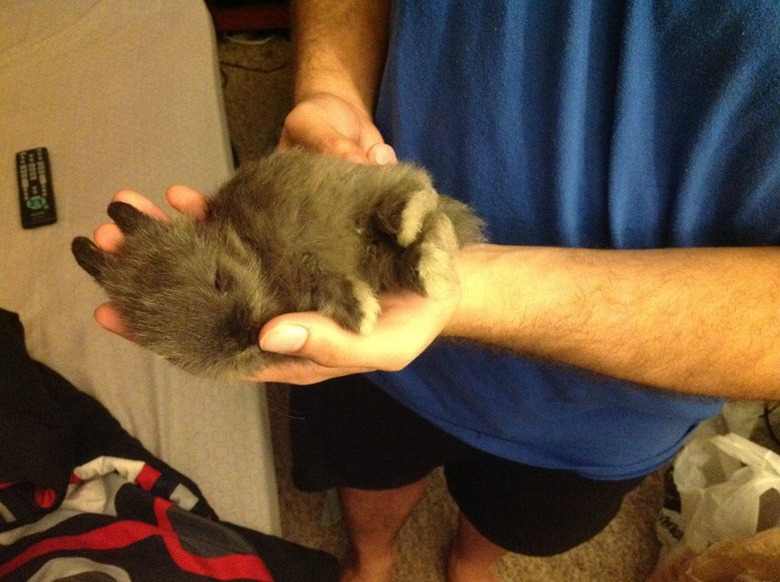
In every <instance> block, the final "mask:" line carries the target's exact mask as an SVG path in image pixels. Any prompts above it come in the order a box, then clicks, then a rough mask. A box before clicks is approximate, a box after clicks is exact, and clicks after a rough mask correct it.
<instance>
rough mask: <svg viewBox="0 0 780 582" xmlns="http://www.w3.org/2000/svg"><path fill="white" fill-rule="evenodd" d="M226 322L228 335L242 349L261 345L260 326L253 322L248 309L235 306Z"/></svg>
mask: <svg viewBox="0 0 780 582" xmlns="http://www.w3.org/2000/svg"><path fill="white" fill-rule="evenodd" d="M225 324H226V330H225V331H226V332H227V335H228V336H229V337H230V338H231V339H232V340H233V341H235V342H236V344H237V346H238V348H239V349H240V350H245V349H248V348H251V347H252V346H257V347H258V348H259V347H260V345H259V343H258V336H259V335H260V326H259V325H257V324H255V323H252V320H251V318H250V316H249V314H248V312H247V310H245V309H243V308H241V307H235V308H234V309H233V312H232V313H231V314H230V316H229V317H228V318H227V321H226V322H225Z"/></svg>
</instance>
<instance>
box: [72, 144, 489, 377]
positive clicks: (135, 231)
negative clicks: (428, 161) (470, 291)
mask: <svg viewBox="0 0 780 582" xmlns="http://www.w3.org/2000/svg"><path fill="white" fill-rule="evenodd" d="M108 214H109V216H110V217H111V218H112V219H113V220H114V221H115V222H116V224H117V225H118V226H119V228H120V229H121V230H122V232H123V234H124V236H125V240H124V243H123V244H122V246H121V248H120V249H119V251H118V252H117V253H116V254H111V253H106V252H103V251H101V250H100V249H99V248H98V247H97V246H95V245H94V244H93V243H92V241H91V240H89V239H88V238H85V237H77V238H75V239H74V240H73V244H72V250H73V254H74V256H75V258H76V261H77V262H78V264H79V265H81V267H82V268H83V269H84V270H85V271H87V272H88V273H89V274H90V275H92V276H93V277H94V278H95V279H96V280H97V282H98V283H99V284H100V285H101V286H102V287H103V288H104V289H105V290H106V292H107V293H108V296H109V297H110V298H111V301H113V302H114V303H115V304H116V305H117V307H118V308H119V310H120V312H121V313H122V314H123V317H124V319H125V322H126V324H127V326H128V328H129V330H130V331H131V332H132V334H133V336H134V339H135V340H136V341H137V342H138V343H139V344H141V345H143V346H145V347H147V348H149V349H151V350H152V351H154V352H156V353H158V354H160V355H161V356H163V357H165V358H167V359H168V360H170V361H171V362H173V363H174V364H176V365H178V366H180V367H182V368H184V369H185V370H188V371H190V372H192V373H195V374H200V375H205V376H211V377H241V376H246V375H249V374H251V373H253V372H257V371H258V370H260V369H262V368H263V367H265V366H267V365H269V364H270V363H273V362H275V361H279V360H280V359H284V358H288V359H289V356H280V355H277V354H271V353H267V352H263V351H262V350H261V349H260V347H259V345H258V333H259V331H260V328H261V327H262V326H263V325H264V324H265V323H266V322H267V321H269V320H270V319H272V318H273V317H275V316H277V315H280V314H282V313H292V312H303V311H317V312H319V313H321V314H323V315H325V316H328V317H330V318H332V319H333V320H335V321H336V322H337V323H339V324H340V325H341V326H343V327H344V328H346V329H348V330H352V331H354V332H357V333H366V332H368V331H370V330H371V329H372V327H373V325H374V323H375V321H376V318H377V316H378V314H379V311H380V307H379V302H378V300H377V294H378V293H379V292H381V291H393V290H412V291H414V292H417V293H420V294H423V295H433V296H436V295H437V294H439V295H440V294H442V293H446V290H447V289H448V287H449V284H450V282H451V281H452V277H453V275H454V273H453V266H452V257H453V253H454V252H455V251H456V250H457V249H458V248H459V247H461V246H464V245H468V244H473V243H477V242H481V241H482V240H483V235H482V222H481V221H480V219H478V218H477V217H476V216H475V215H474V213H473V212H472V211H471V210H470V209H469V208H468V207H467V206H466V205H465V204H462V203H460V202H458V201H455V200H453V199H452V198H448V197H446V196H443V195H440V194H438V193H437V192H436V191H435V190H434V189H433V186H432V184H431V179H430V177H429V176H428V174H427V173H426V172H425V171H423V170H422V169H420V168H418V167H416V166H413V165H411V164H398V165H390V166H377V165H363V164H354V163H350V162H346V161H343V160H339V159H336V158H330V157H325V156H320V155H317V154H312V153H307V152H304V151H301V150H293V151H289V152H285V153H274V154H271V155H270V156H268V157H266V158H264V159H261V160H258V161H255V162H251V163H247V164H245V165H244V166H242V167H241V168H240V169H239V171H238V172H237V173H236V175H235V176H234V177H233V178H232V179H231V180H230V181H228V182H227V183H226V184H225V185H224V186H222V188H221V189H220V190H219V192H218V193H217V194H216V196H214V197H213V198H211V199H210V200H209V204H208V214H207V216H206V218H205V219H204V220H202V221H193V220H191V219H188V218H185V217H179V218H176V219H174V220H173V221H172V222H162V221H157V220H154V219H152V218H150V217H148V216H146V215H144V214H142V213H141V212H139V211H138V210H136V209H135V208H134V207H132V206H130V205H128V204H125V203H122V202H113V203H111V204H110V205H109V207H108Z"/></svg>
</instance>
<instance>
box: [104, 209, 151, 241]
mask: <svg viewBox="0 0 780 582" xmlns="http://www.w3.org/2000/svg"><path fill="white" fill-rule="evenodd" d="M107 212H108V216H109V217H110V218H111V220H113V221H114V222H116V224H117V226H119V229H120V230H121V231H122V232H123V233H125V234H131V233H132V232H133V231H134V230H136V229H137V228H138V227H139V226H140V225H141V224H143V223H144V222H146V221H150V220H152V219H151V218H150V217H148V216H146V215H145V214H144V213H143V212H141V211H140V210H138V209H137V208H136V207H135V206H133V205H131V204H128V203H127V202H112V203H111V204H109V205H108V210H107Z"/></svg>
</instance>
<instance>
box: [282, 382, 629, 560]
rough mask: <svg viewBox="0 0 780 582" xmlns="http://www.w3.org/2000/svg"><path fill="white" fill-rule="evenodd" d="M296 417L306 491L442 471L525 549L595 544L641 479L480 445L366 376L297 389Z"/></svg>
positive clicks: (475, 514) (476, 519)
mask: <svg viewBox="0 0 780 582" xmlns="http://www.w3.org/2000/svg"><path fill="white" fill-rule="evenodd" d="M290 416H291V419H290V438H291V444H292V453H293V481H294V483H295V486H296V487H298V488H299V489H301V490H302V491H323V490H325V489H330V488H331V487H352V488H357V489H368V490H383V489H393V488H396V487H401V486H403V485H408V484H410V483H413V482H415V481H417V480H419V479H422V478H423V477H425V476H426V475H428V474H429V473H430V472H431V471H432V470H434V469H435V468H437V467H444V475H445V478H446V481H447V488H448V490H449V493H450V495H451V496H452V498H453V499H454V500H455V502H456V503H457V505H458V507H459V508H460V510H461V511H462V512H463V514H464V515H465V516H466V517H467V518H468V520H469V521H470V522H471V523H472V524H473V525H474V527H476V528H477V530H478V531H479V532H480V533H481V534H482V535H484V536H485V537H486V538H488V539H489V540H491V541H492V542H493V543H495V544H497V545H499V546H500V547H502V548H504V549H506V550H508V551H511V552H514V553H518V554H524V555H529V556H551V555H554V554H558V553H561V552H565V551H567V550H569V549H571V548H573V547H575V546H577V545H579V544H581V543H583V542H585V541H587V540H589V539H590V538H592V537H593V536H595V535H596V534H597V533H599V532H600V531H601V530H602V529H604V527H606V525H607V524H608V523H609V522H610V521H611V520H612V518H613V517H614V516H615V515H616V514H617V512H618V510H619V509H620V505H621V502H622V500H623V497H624V496H625V495H626V494H627V493H628V492H630V491H631V490H632V489H634V488H635V487H636V486H637V485H638V484H639V483H640V482H641V481H642V478H641V477H640V478H636V479H629V480H625V481H596V480H592V479H586V478H583V477H580V476H579V475H576V474H575V473H572V472H570V471H561V470H553V469H541V468H538V467H530V466H527V465H523V464H520V463H515V462H512V461H508V460H506V459H502V458H500V457H496V456H494V455H490V454H488V453H485V452H482V451H479V450H477V449H475V448H473V447H471V446H469V445H467V444H465V443H463V442H461V441H459V440H458V439H456V438H454V437H452V436H450V435H449V434H447V433H445V432H443V431H441V430H440V429H438V428H436V427H435V426H433V425H432V424H430V423H429V422H428V421H426V420H425V419H423V418H421V417H420V416H419V415H417V414H415V413H414V412H412V411H411V410H409V409H408V408H406V407H404V406H403V405H401V404H399V403H398V402H397V401H396V400H394V399H393V398H391V397H389V396H387V395H386V394H385V393H384V392H383V391H382V390H380V389H379V388H377V387H375V386H374V385H372V384H371V383H370V382H369V381H368V380H367V379H366V378H364V377H363V376H351V377H349V378H340V379H337V380H331V381H329V382H325V383H323V384H319V385H316V386H310V387H301V388H297V387H296V388H292V390H291V393H290Z"/></svg>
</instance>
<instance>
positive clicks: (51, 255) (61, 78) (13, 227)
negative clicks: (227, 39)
mask: <svg viewBox="0 0 780 582" xmlns="http://www.w3.org/2000/svg"><path fill="white" fill-rule="evenodd" d="M0 128H2V129H1V130H0V131H1V132H2V133H1V134H0V160H2V163H3V164H4V170H3V171H2V172H0V199H1V200H2V210H0V241H1V242H0V265H1V266H0V269H1V275H2V279H0V307H1V308H3V309H5V310H8V311H9V312H13V313H16V314H18V316H19V318H20V320H21V323H22V325H23V326H24V330H25V341H26V347H27V351H28V352H29V354H30V356H31V357H32V358H33V359H35V360H37V361H39V362H41V363H43V364H45V365H46V366H48V367H49V368H51V369H52V370H55V371H56V372H58V373H59V374H61V375H62V376H63V377H64V378H65V379H66V380H67V381H69V382H70V383H72V384H73V385H74V386H76V387H78V389H79V390H81V391H83V392H84V393H86V394H88V395H91V396H94V397H95V398H96V399H97V400H98V401H99V402H100V403H102V404H103V405H104V406H105V407H106V408H107V409H108V411H110V413H111V414H112V415H113V416H114V417H115V418H116V419H117V420H118V421H119V423H120V424H121V425H122V426H123V427H124V428H125V429H126V430H127V431H128V432H129V433H131V434H132V435H134V436H135V437H137V438H138V439H139V440H140V442H141V443H142V444H143V446H144V447H146V448H147V449H148V450H149V451H150V452H151V453H152V454H154V455H157V456H159V458H161V459H163V460H164V461H165V462H166V463H168V464H170V465H171V466H173V467H175V468H176V469H177V470H178V471H181V472H182V473H183V474H185V475H187V476H188V477H189V478H191V479H192V480H193V481H194V482H195V483H197V485H198V486H199V487H200V489H201V490H202V491H203V494H204V495H205V497H206V499H208V502H209V503H210V504H211V506H212V507H213V508H214V510H215V511H216V513H217V514H218V515H219V517H220V518H221V519H223V520H227V521H230V522H233V523H236V524H238V525H240V526H244V527H247V528H251V529H253V530H256V531H259V532H264V533H267V534H279V532H280V525H279V509H278V501H277V493H276V482H275V476H274V468H273V458H272V451H271V442H270V435H269V425H268V410H267V407H266V400H265V396H264V392H263V389H262V387H261V386H258V385H255V384H247V383H244V384H227V383H224V382H215V381H206V380H202V379H196V378H193V377H191V376H189V375H187V374H185V373H184V372H181V371H179V370H177V369H175V368H173V367H172V366H171V365H169V364H168V363H167V362H165V361H162V360H161V359H159V358H158V357H156V356H154V355H153V354H151V353H149V352H146V351H144V350H142V349H140V348H139V347H137V346H136V345H134V344H132V343H130V342H128V341H125V340H123V339H121V338H119V337H116V336H114V335H112V334H110V333H108V332H106V331H104V330H102V329H101V328H99V327H98V326H97V325H96V324H95V323H94V321H93V319H92V311H93V310H94V308H95V307H96V306H97V305H98V304H99V303H100V302H102V301H104V295H103V293H102V290H101V289H100V288H99V287H98V286H97V285H96V284H95V283H94V282H93V281H92V280H91V279H90V278H89V277H88V276H87V275H86V274H85V273H84V272H83V271H82V270H81V269H80V268H79V267H78V266H77V265H76V263H75V261H74V260H73V258H72V255H71V252H70V241H71V239H72V238H73V237H74V236H77V235H89V234H91V233H92V231H93V230H94V228H95V227H96V226H97V225H98V224H100V223H101V222H106V221H107V217H106V214H105V209H106V206H107V204H108V202H109V199H110V196H111V195H112V194H113V193H114V192H115V191H117V190H119V189H123V188H131V189H134V190H137V191H140V192H142V193H144V194H146V195H148V196H149V197H150V198H152V199H153V200H155V201H157V202H158V203H159V204H163V202H162V200H163V198H162V194H163V191H164V189H165V187H167V186H168V185H170V184H173V183H184V184H188V185H190V186H193V187H196V188H199V189H201V190H203V191H206V192H209V191H213V190H214V189H215V187H216V186H217V185H218V184H219V183H220V182H222V181H223V180H224V179H226V178H227V177H228V176H230V174H231V173H232V171H233V163H232V157H231V153H230V145H229V139H228V135H227V129H226V122H225V115H224V111H223V106H222V99H221V88H220V82H219V74H218V68H217V63H216V45H215V39H214V34H213V29H212V24H211V20H210V18H209V14H208V12H207V10H206V8H205V6H204V5H203V4H202V3H201V2H198V1H187V0H179V1H159V2H135V1H132V0H73V1H69V2H60V1H59V0H37V1H35V2H28V1H10V0H9V1H6V2H4V3H3V8H2V11H1V12H0ZM37 147H46V148H47V149H48V152H49V156H50V160H51V166H52V182H53V186H54V191H55V197H56V208H57V214H58V217H57V222H56V223H55V224H51V225H47V226H41V227H38V228H33V229H23V228H22V226H21V222H20V213H19V202H18V194H17V181H16V176H15V171H14V160H15V154H16V152H19V151H21V150H28V149H31V148H37Z"/></svg>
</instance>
